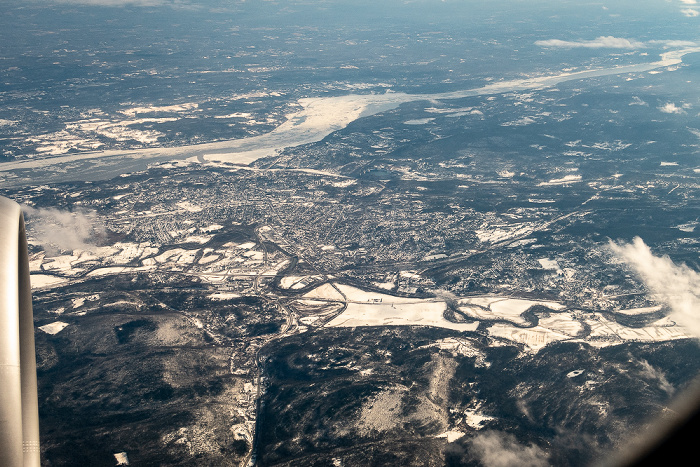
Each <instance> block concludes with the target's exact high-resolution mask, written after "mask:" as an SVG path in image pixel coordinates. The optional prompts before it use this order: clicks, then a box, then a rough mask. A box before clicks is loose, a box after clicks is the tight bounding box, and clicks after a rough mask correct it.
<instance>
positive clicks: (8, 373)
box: [0, 197, 40, 467]
mask: <svg viewBox="0 0 700 467" xmlns="http://www.w3.org/2000/svg"><path fill="white" fill-rule="evenodd" d="M39 453H40V449H39V408H38V397H37V383H36V352H35V348H34V320H33V317H32V295H31V284H30V281H29V260H28V256H27V238H26V234H25V229H24V217H23V216H22V211H21V210H20V207H19V205H18V204H17V203H15V202H14V201H11V200H9V199H7V198H2V197H0V465H2V466H7V467H15V466H39V463H40V462H39V461H40V456H39Z"/></svg>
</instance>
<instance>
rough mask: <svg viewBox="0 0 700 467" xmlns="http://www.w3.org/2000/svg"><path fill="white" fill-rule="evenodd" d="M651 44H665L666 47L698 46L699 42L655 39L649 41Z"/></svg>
mask: <svg viewBox="0 0 700 467" xmlns="http://www.w3.org/2000/svg"><path fill="white" fill-rule="evenodd" d="M649 44H663V45H664V46H665V47H697V45H698V43H697V42H694V41H681V40H672V39H666V40H654V41H649Z"/></svg>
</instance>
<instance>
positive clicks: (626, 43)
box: [535, 36, 644, 49]
mask: <svg viewBox="0 0 700 467" xmlns="http://www.w3.org/2000/svg"><path fill="white" fill-rule="evenodd" d="M535 45H539V46H540V47H566V48H580V47H584V48H589V49H601V48H611V49H638V48H641V47H644V43H643V42H639V41H635V40H630V39H625V38H623V37H614V36H600V37H598V38H596V39H594V40H592V41H563V40H560V39H549V40H544V41H535Z"/></svg>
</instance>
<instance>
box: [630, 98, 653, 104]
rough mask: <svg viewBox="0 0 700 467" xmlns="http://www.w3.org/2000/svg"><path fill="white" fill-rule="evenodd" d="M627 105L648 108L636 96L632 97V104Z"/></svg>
mask: <svg viewBox="0 0 700 467" xmlns="http://www.w3.org/2000/svg"><path fill="white" fill-rule="evenodd" d="M629 105H645V106H649V104H647V103H646V102H644V101H643V100H642V99H640V98H639V97H637V96H632V102H630V103H629Z"/></svg>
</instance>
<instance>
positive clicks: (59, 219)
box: [22, 206, 105, 251]
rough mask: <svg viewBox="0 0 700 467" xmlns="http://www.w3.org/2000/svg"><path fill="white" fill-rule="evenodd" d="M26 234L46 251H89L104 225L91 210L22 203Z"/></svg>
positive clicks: (102, 233) (103, 230)
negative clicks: (62, 208) (39, 206)
mask: <svg viewBox="0 0 700 467" xmlns="http://www.w3.org/2000/svg"><path fill="white" fill-rule="evenodd" d="M22 210H23V211H24V214H25V216H26V218H27V233H28V234H29V236H30V237H31V238H33V239H34V240H35V241H36V242H38V243H39V244H41V245H42V246H43V247H44V249H46V250H47V251H55V249H56V248H58V249H61V250H75V249H79V250H88V251H89V250H90V249H91V248H92V247H94V246H95V242H96V240H97V239H98V237H100V236H103V235H104V233H105V227H104V225H103V224H102V222H100V221H99V220H98V219H97V215H96V214H95V213H94V212H89V211H75V212H70V211H63V210H60V209H56V208H33V207H31V206H22Z"/></svg>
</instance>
